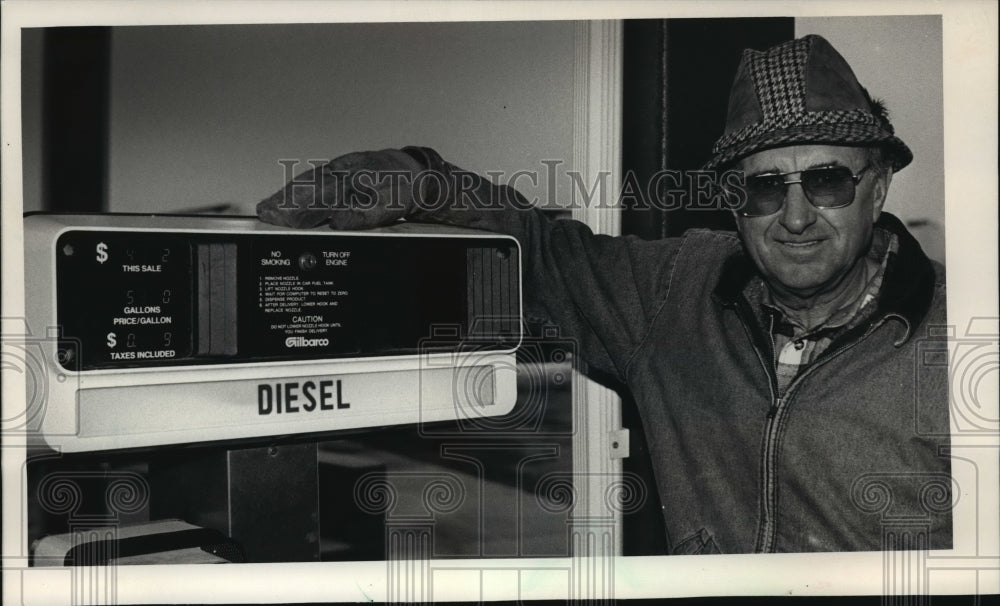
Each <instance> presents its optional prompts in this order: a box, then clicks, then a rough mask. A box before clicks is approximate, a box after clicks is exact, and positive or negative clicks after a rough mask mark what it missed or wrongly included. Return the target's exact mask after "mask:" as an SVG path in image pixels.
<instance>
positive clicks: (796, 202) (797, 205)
mask: <svg viewBox="0 0 1000 606" xmlns="http://www.w3.org/2000/svg"><path fill="white" fill-rule="evenodd" d="M778 220H779V222H780V223H781V225H782V226H783V227H784V228H785V229H787V230H788V231H789V232H791V233H793V234H801V233H802V232H804V231H805V230H806V228H808V227H809V226H810V225H812V224H813V223H815V222H816V207H815V206H813V205H812V203H811V202H809V199H808V198H806V194H805V191H804V190H803V189H802V184H801V183H791V184H789V185H788V189H787V191H786V192H785V205H784V206H783V207H782V208H781V217H780V218H779V219H778Z"/></svg>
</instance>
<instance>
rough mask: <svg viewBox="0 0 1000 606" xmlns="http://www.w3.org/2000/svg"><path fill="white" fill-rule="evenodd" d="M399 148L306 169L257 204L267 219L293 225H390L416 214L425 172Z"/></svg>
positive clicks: (351, 227)
mask: <svg viewBox="0 0 1000 606" xmlns="http://www.w3.org/2000/svg"><path fill="white" fill-rule="evenodd" d="M423 169H424V167H423V166H421V165H420V163H419V162H417V161H416V160H415V159H414V158H413V157H412V156H411V155H409V154H407V153H406V152H403V151H400V150H396V149H384V150H381V151H366V152H354V153H350V154H345V155H343V156H340V157H338V158H335V159H333V160H331V161H330V162H328V163H326V164H324V165H322V166H319V167H317V168H314V169H312V170H308V171H305V172H303V173H302V174H300V175H298V176H297V177H295V178H294V179H293V180H291V181H289V182H288V183H287V184H286V185H285V186H284V187H283V188H281V189H280V190H278V191H277V192H276V193H275V194H274V195H272V196H270V197H269V198H266V199H264V200H262V201H261V202H259V203H258V204H257V216H258V217H259V218H260V219H261V220H262V221H265V222H267V223H272V224H274V225H281V226H285V227H294V228H308V227H316V226H317V225H321V224H323V223H324V222H329V224H330V227H331V228H332V229H337V230H359V229H369V228H372V227H379V226H382V225H388V224H389V223H393V222H395V221H398V220H399V219H402V218H404V217H406V216H408V215H410V214H412V213H413V211H414V208H415V199H416V198H417V196H419V195H420V192H419V191H415V189H417V188H419V187H420V180H418V179H414V176H415V175H416V174H417V173H419V172H420V171H421V170H423Z"/></svg>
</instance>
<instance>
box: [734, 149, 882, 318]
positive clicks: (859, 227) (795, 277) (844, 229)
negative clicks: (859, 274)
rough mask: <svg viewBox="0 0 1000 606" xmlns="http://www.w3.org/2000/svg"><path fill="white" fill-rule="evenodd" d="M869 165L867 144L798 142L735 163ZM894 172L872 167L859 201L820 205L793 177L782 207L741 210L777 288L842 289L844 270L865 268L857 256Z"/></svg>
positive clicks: (748, 240) (743, 166)
mask: <svg viewBox="0 0 1000 606" xmlns="http://www.w3.org/2000/svg"><path fill="white" fill-rule="evenodd" d="M867 165H868V152H867V149H866V148H863V147H844V146H834V145H796V146H790V147H782V148H777V149H770V150H765V151H762V152H758V153H756V154H753V155H751V156H747V157H746V158H744V159H743V160H742V161H741V162H740V163H739V165H737V166H736V168H737V169H738V170H743V171H744V173H745V174H746V176H747V177H751V176H754V175H761V174H775V173H786V172H792V171H801V170H806V169H809V168H823V167H830V166H846V167H848V168H850V169H851V172H852V173H853V174H857V173H858V172H860V171H861V170H862V169H864V168H865V167H866V166H867ZM890 176H891V175H889V174H886V175H878V174H877V173H876V172H875V171H874V170H872V169H871V168H869V169H868V170H867V171H865V172H864V174H863V176H862V177H861V179H860V181H859V182H858V184H857V186H856V188H855V196H854V202H852V203H851V204H850V205H848V206H844V207H841V208H827V209H820V208H816V207H815V206H813V205H812V204H811V203H810V202H809V200H808V199H807V198H806V196H805V192H803V190H802V185H801V184H798V183H795V184H789V185H787V186H786V187H787V195H786V197H785V203H784V206H782V207H781V209H780V210H779V211H778V212H776V213H774V214H771V215H766V216H763V217H743V216H738V217H737V225H738V227H739V230H740V234H741V237H742V239H743V243H744V245H745V246H746V249H747V251H748V252H749V254H750V256H751V257H752V258H753V260H754V262H755V263H756V265H757V268H758V270H759V271H760V272H761V274H762V275H763V276H764V278H765V279H766V280H767V282H768V284H769V285H770V286H771V287H772V289H774V290H775V291H776V294H779V295H780V294H789V295H793V296H795V297H798V298H802V299H812V298H814V297H818V296H824V295H830V294H834V295H835V294H836V293H837V292H838V290H839V289H840V288H842V287H843V286H844V284H846V283H847V282H848V281H847V280H844V278H845V277H846V276H849V275H850V274H851V273H852V272H853V271H859V270H858V268H859V266H860V264H859V263H857V261H858V260H859V259H861V258H862V257H863V256H864V255H865V253H866V252H867V251H868V247H869V245H870V243H871V237H872V228H873V225H874V223H875V221H876V219H878V216H879V213H880V212H881V211H882V204H883V202H884V201H885V194H886V190H887V188H888V182H889V178H890ZM788 178H789V177H786V179H788ZM795 180H797V178H795Z"/></svg>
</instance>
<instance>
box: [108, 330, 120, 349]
mask: <svg viewBox="0 0 1000 606" xmlns="http://www.w3.org/2000/svg"><path fill="white" fill-rule="evenodd" d="M117 336H118V335H116V334H115V333H113V332H109V333H108V347H114V346H115V345H118V339H117Z"/></svg>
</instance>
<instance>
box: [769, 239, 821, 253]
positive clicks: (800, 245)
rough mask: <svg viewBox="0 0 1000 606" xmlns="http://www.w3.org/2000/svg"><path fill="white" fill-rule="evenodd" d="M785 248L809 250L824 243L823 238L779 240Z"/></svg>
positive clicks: (798, 250)
mask: <svg viewBox="0 0 1000 606" xmlns="http://www.w3.org/2000/svg"><path fill="white" fill-rule="evenodd" d="M777 242H778V244H780V245H781V246H782V247H783V248H785V249H787V250H792V251H797V252H807V251H809V250H810V249H813V248H816V247H817V246H819V245H820V244H822V243H823V240H822V239H818V240H778V241H777Z"/></svg>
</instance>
